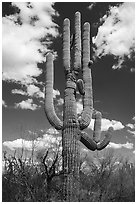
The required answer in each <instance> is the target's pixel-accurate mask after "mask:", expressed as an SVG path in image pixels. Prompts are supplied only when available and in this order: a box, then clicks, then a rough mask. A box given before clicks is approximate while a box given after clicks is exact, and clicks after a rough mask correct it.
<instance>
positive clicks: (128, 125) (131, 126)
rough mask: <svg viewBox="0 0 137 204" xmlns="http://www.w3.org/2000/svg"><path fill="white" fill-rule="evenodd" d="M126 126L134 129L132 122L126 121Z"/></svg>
mask: <svg viewBox="0 0 137 204" xmlns="http://www.w3.org/2000/svg"><path fill="white" fill-rule="evenodd" d="M126 127H129V128H130V129H134V128H135V125H134V124H132V123H128V124H127V125H126Z"/></svg>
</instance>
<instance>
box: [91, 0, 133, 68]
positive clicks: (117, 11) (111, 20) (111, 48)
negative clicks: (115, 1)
mask: <svg viewBox="0 0 137 204" xmlns="http://www.w3.org/2000/svg"><path fill="white" fill-rule="evenodd" d="M101 20H102V21H104V23H103V25H102V26H100V27H99V30H98V34H97V36H96V38H95V39H94V43H95V44H96V46H97V49H96V53H95V54H96V56H97V57H102V56H104V55H108V54H112V55H114V56H116V58H117V59H118V64H117V65H114V66H113V67H112V68H113V69H116V68H121V66H122V63H123V62H124V59H125V56H126V57H127V58H129V59H130V58H131V54H132V51H134V49H135V3H134V2H125V3H123V4H121V5H120V6H119V7H116V6H114V7H111V8H110V11H109V14H108V16H107V15H105V16H104V17H103V18H102V19H101Z"/></svg>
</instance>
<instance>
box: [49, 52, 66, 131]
mask: <svg viewBox="0 0 137 204" xmlns="http://www.w3.org/2000/svg"><path fill="white" fill-rule="evenodd" d="M53 75H54V74H53V55H52V53H49V54H48V55H47V61H46V76H45V78H46V80H45V113H46V116H47V118H48V120H49V122H50V124H51V125H53V126H54V127H55V128H56V129H57V130H61V129H62V127H63V123H62V121H61V120H60V119H59V118H58V117H57V115H56V113H55V110H54V104H53V80H54V79H53Z"/></svg>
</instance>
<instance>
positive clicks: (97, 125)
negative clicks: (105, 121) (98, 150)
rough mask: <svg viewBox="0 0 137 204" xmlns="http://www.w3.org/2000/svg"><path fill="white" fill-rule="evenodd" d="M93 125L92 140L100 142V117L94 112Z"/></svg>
mask: <svg viewBox="0 0 137 204" xmlns="http://www.w3.org/2000/svg"><path fill="white" fill-rule="evenodd" d="M94 116H95V123H94V132H93V139H94V141H95V142H96V143H98V142H99V141H100V137H101V119H102V115H101V113H100V112H98V111H97V112H95V115H94Z"/></svg>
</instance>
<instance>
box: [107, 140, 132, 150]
mask: <svg viewBox="0 0 137 204" xmlns="http://www.w3.org/2000/svg"><path fill="white" fill-rule="evenodd" d="M122 147H123V148H127V149H133V147H134V144H133V143H129V142H126V143H125V144H120V143H119V144H117V143H114V142H110V143H109V145H108V146H107V148H114V149H120V148H122Z"/></svg>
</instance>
